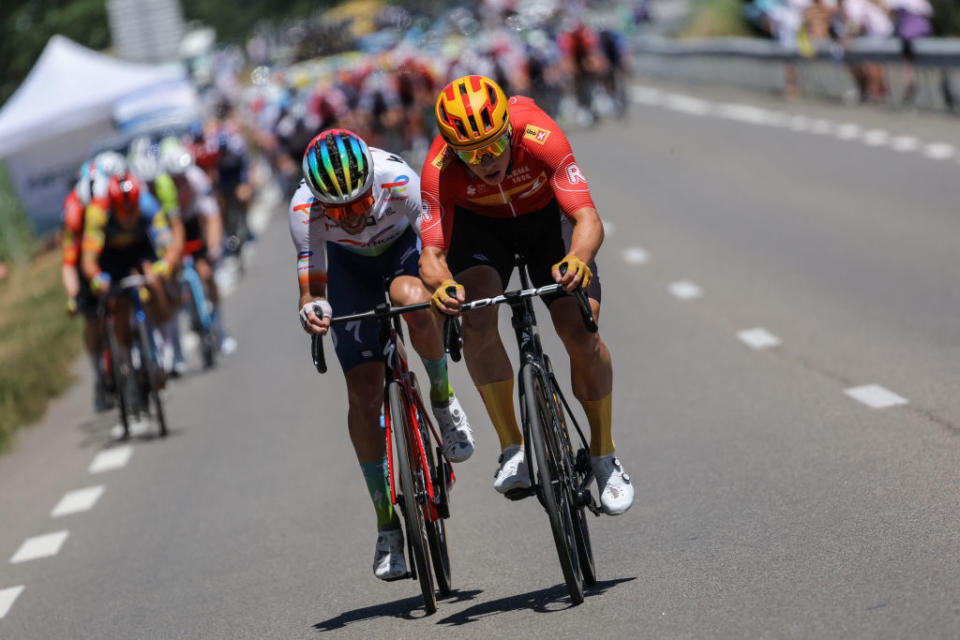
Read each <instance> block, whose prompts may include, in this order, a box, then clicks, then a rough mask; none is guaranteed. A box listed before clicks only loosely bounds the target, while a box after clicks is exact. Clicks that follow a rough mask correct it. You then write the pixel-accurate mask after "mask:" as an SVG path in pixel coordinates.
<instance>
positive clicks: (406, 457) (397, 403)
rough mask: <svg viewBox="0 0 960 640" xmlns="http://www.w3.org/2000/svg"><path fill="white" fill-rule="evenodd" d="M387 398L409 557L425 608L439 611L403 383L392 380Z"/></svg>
mask: <svg viewBox="0 0 960 640" xmlns="http://www.w3.org/2000/svg"><path fill="white" fill-rule="evenodd" d="M387 397H388V398H389V401H390V427H391V430H392V431H393V435H394V441H395V443H396V450H397V468H398V469H399V471H400V489H401V491H402V493H403V505H402V506H403V508H402V511H403V519H404V524H405V525H406V526H405V528H406V532H405V533H406V535H407V545H408V547H409V549H410V552H411V554H410V555H412V556H413V557H412V558H411V559H410V560H411V562H412V563H413V566H414V569H415V571H416V577H417V579H418V580H419V582H420V591H422V592H423V608H424V610H425V611H426V613H427V615H430V614H432V613H435V612H436V610H437V594H436V593H435V592H434V590H433V573H431V571H430V558H429V556H430V546H429V541H428V540H427V532H426V526H425V522H424V517H423V510H422V509H421V508H420V504H419V503H418V502H417V485H416V483H415V482H414V472H413V470H414V468H416V466H417V464H418V462H419V461H418V460H415V459H414V458H413V455H414V450H413V447H412V446H411V443H410V441H409V437H410V421H409V415H410V414H409V413H408V405H407V399H406V398H405V397H404V395H403V394H402V393H401V390H400V384H399V383H397V382H391V383H390V385H389V387H388V390H387Z"/></svg>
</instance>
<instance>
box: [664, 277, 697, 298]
mask: <svg viewBox="0 0 960 640" xmlns="http://www.w3.org/2000/svg"><path fill="white" fill-rule="evenodd" d="M668 289H669V291H670V294H671V295H673V296H674V297H675V298H679V299H681V300H693V299H695V298H699V297H701V296H702V295H703V289H701V288H700V286H699V285H697V284H696V283H694V282H690V281H689V280H679V281H677V282H674V283H673V284H671V285H670V286H669V287H668Z"/></svg>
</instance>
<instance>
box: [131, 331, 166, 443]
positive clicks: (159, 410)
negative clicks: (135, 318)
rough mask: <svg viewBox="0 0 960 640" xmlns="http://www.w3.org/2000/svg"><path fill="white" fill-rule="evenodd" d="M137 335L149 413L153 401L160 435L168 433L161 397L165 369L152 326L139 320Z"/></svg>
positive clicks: (164, 435) (163, 435)
mask: <svg viewBox="0 0 960 640" xmlns="http://www.w3.org/2000/svg"><path fill="white" fill-rule="evenodd" d="M137 335H138V338H139V340H140V366H142V367H143V371H144V374H145V377H146V381H147V387H148V389H147V407H146V409H147V413H150V401H153V406H154V417H155V418H156V419H157V428H158V429H159V432H160V437H161V438H163V437H166V435H167V418H166V415H165V414H164V411H163V398H161V397H160V387H161V386H163V370H162V368H161V367H160V362H159V360H158V359H157V347H156V345H155V344H154V343H153V338H152V337H151V336H150V327H149V326H148V325H147V323H146V322H137Z"/></svg>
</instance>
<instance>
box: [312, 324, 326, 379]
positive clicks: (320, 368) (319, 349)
mask: <svg viewBox="0 0 960 640" xmlns="http://www.w3.org/2000/svg"><path fill="white" fill-rule="evenodd" d="M310 355H312V356H313V366H315V367H316V368H317V373H326V372H327V360H326V358H324V356H323V336H321V335H316V334H314V335H313V336H310Z"/></svg>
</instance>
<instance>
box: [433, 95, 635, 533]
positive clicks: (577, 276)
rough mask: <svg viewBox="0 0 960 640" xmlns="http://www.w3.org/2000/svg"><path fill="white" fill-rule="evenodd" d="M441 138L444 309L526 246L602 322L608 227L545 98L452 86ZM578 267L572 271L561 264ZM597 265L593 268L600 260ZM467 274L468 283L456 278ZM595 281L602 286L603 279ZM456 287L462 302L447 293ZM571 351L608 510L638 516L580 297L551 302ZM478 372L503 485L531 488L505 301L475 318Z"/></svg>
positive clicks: (541, 276) (605, 360)
mask: <svg viewBox="0 0 960 640" xmlns="http://www.w3.org/2000/svg"><path fill="white" fill-rule="evenodd" d="M436 116H437V123H438V125H439V128H440V132H441V135H438V136H437V137H436V139H435V140H434V142H433V145H432V146H431V148H430V152H429V153H428V154H427V160H426V162H425V164H424V168H423V173H422V176H421V189H422V192H423V196H422V199H423V207H424V211H423V214H422V220H421V234H422V240H423V252H422V255H421V259H420V274H421V277H422V278H423V280H424V282H425V283H426V285H427V286H428V287H429V288H430V289H432V290H434V295H433V299H432V300H433V303H434V306H435V307H436V308H437V309H438V310H439V311H441V312H443V313H448V314H455V313H457V312H458V311H459V308H460V303H461V302H463V301H464V300H465V299H466V298H467V297H469V298H471V299H473V298H485V297H490V296H494V295H497V294H499V293H501V292H502V291H503V290H504V287H505V286H506V285H507V282H508V281H509V277H510V273H511V272H512V270H513V256H514V253H515V252H520V253H522V254H523V255H524V256H525V258H526V260H527V264H528V268H529V271H530V277H531V279H532V281H533V282H534V284H535V285H536V286H542V285H545V284H550V283H552V282H554V281H556V282H559V283H561V284H562V285H563V286H564V288H565V289H566V290H567V291H573V290H575V289H576V288H578V287H581V286H582V287H583V289H584V290H586V292H587V294H588V296H589V298H590V304H591V306H592V307H593V312H594V315H595V316H597V317H599V310H600V289H599V285H598V283H597V282H596V281H595V280H594V278H593V273H594V272H595V271H596V265H595V264H593V260H594V257H595V256H596V254H597V251H598V250H599V248H600V244H601V242H602V241H603V225H602V223H601V221H600V217H599V215H598V214H597V210H596V208H595V207H594V204H593V200H592V198H591V197H590V189H589V185H588V184H587V180H586V178H585V177H584V175H583V172H582V171H581V170H580V167H579V166H578V165H577V163H576V160H575V159H574V156H573V152H572V150H571V148H570V144H569V142H568V141H567V138H566V136H565V135H564V134H563V132H562V131H561V130H560V127H559V126H557V123H556V122H554V121H553V120H552V119H551V118H550V117H549V116H547V114H546V113H544V112H543V111H542V110H541V109H540V108H539V107H537V105H536V104H535V103H534V102H533V100H531V99H529V98H523V97H513V98H510V100H509V104H508V101H507V97H506V95H504V93H503V90H502V89H501V88H500V87H499V86H498V85H497V84H496V83H495V82H493V81H492V80H490V79H489V78H486V77H483V76H465V77H463V78H459V79H457V80H454V81H453V82H452V83H450V84H449V85H448V86H447V87H446V88H445V89H444V90H443V91H442V92H441V94H440V96H439V98H438V99H437V106H436ZM561 263H566V264H567V265H568V270H567V272H566V273H565V274H564V275H562V276H561V274H560V271H559V266H560V264H561ZM588 265H592V266H588ZM454 278H456V280H454ZM591 281H593V282H592V286H591ZM451 286H453V287H455V288H456V289H457V293H456V296H455V297H450V296H448V295H447V293H446V292H447V290H448V288H449V287H451ZM544 302H545V303H546V304H547V305H548V306H549V309H550V315H551V318H552V319H553V323H554V326H555V328H556V330H557V333H558V335H559V336H560V338H561V339H562V340H563V344H564V347H565V348H566V350H567V353H568V354H569V356H570V370H571V372H572V377H573V392H574V395H575V396H576V397H577V399H578V400H579V401H580V403H581V404H582V406H583V408H584V411H585V412H586V414H587V419H588V421H589V423H590V453H591V457H592V463H593V469H594V475H595V476H596V477H597V487H598V490H599V493H600V501H601V506H602V508H603V510H604V511H605V512H606V513H609V514H619V513H623V512H624V511H626V510H627V509H628V508H629V507H630V505H631V504H632V503H633V486H632V485H631V484H630V478H629V476H628V475H627V474H626V473H625V472H624V470H623V467H622V465H621V464H620V461H619V460H618V459H617V457H616V455H615V454H614V443H613V439H612V436H611V421H612V388H613V369H612V364H611V360H610V352H609V350H608V349H607V346H606V344H605V343H604V342H603V340H602V339H601V338H600V335H599V333H597V334H591V333H589V332H588V331H587V329H586V328H585V327H584V326H583V320H582V318H581V317H580V313H579V310H578V308H577V302H576V300H575V299H574V298H572V297H566V296H556V297H554V298H552V299H546V300H544ZM463 340H464V345H463V351H464V356H465V359H466V363H467V368H468V370H469V372H470V375H471V377H472V378H473V381H474V383H475V384H476V385H477V389H478V390H479V391H480V394H481V396H482V397H483V401H484V404H485V405H486V408H487V412H488V414H489V415H490V420H491V421H492V422H493V425H494V428H495V429H496V431H497V435H498V436H499V438H500V445H501V449H502V454H501V457H500V467H499V469H498V471H497V475H496V480H495V482H494V488H495V489H496V490H497V491H500V492H502V493H506V492H507V491H509V490H510V489H513V488H520V487H527V486H529V485H530V478H529V474H528V471H527V469H526V463H525V460H524V456H523V447H522V446H521V445H522V443H523V436H522V433H521V431H520V429H519V428H518V426H517V419H516V415H515V412H514V405H513V369H512V367H511V365H510V360H509V358H508V356H507V353H506V351H505V350H504V347H503V342H502V341H501V339H500V333H499V330H498V325H497V307H490V308H485V309H479V310H476V311H472V312H471V313H469V314H466V315H465V316H464V317H463Z"/></svg>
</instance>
